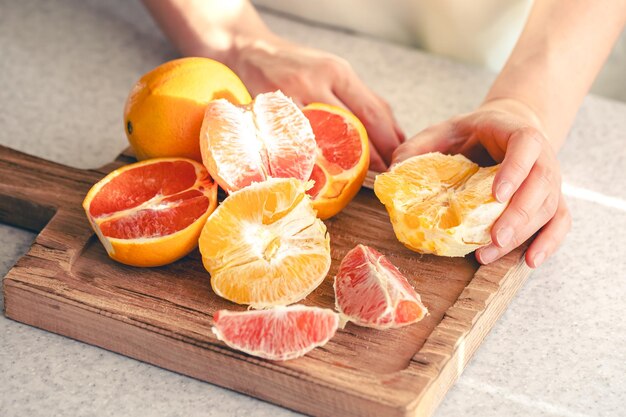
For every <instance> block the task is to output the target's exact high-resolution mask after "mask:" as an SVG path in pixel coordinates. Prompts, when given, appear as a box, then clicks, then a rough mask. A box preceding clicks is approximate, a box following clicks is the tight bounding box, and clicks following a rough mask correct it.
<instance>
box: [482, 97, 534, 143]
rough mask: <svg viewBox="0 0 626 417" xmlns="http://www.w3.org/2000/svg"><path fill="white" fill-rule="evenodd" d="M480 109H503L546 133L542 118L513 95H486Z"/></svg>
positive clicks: (528, 105)
mask: <svg viewBox="0 0 626 417" xmlns="http://www.w3.org/2000/svg"><path fill="white" fill-rule="evenodd" d="M479 109H480V110H491V111H503V112H506V113H510V114H514V115H515V116H517V117H519V118H521V119H523V120H524V121H525V122H526V123H528V125H529V126H531V127H533V128H535V129H537V130H539V131H541V132H542V133H543V134H544V135H546V129H545V126H544V123H543V119H542V117H541V116H540V114H539V112H537V111H536V110H535V109H534V108H533V107H532V106H531V105H530V104H528V103H526V102H525V101H524V100H521V99H519V98H515V97H487V98H486V99H485V101H483V103H482V104H481V105H480V106H479Z"/></svg>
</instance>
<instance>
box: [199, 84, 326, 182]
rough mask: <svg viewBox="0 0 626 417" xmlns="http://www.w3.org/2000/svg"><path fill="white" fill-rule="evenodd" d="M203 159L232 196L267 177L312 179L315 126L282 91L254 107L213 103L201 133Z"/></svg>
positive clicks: (265, 96) (262, 96)
mask: <svg viewBox="0 0 626 417" xmlns="http://www.w3.org/2000/svg"><path fill="white" fill-rule="evenodd" d="M200 149H201V152H202V160H203V162H204V165H205V166H206V167H207V169H208V170H209V172H210V173H211V175H212V176H213V178H215V179H216V181H217V182H218V184H219V185H220V186H221V187H222V188H223V189H224V190H225V191H227V192H233V191H237V190H239V189H241V188H243V187H246V186H248V185H250V184H252V183H253V182H259V181H263V180H265V179H267V178H296V179H299V180H303V181H304V180H307V179H308V178H309V176H310V175H311V171H312V169H313V164H314V163H315V150H316V146H315V137H314V135H313V131H312V130H311V125H310V124H309V122H308V120H307V119H306V117H304V115H303V114H302V112H301V111H300V109H298V107H297V106H296V105H295V104H294V102H293V101H292V100H291V99H289V98H288V97H286V96H285V95H284V94H283V93H281V92H280V91H277V92H274V93H266V94H259V95H258V96H257V97H256V99H255V100H254V102H253V103H252V104H251V105H248V106H235V105H233V104H232V103H230V102H228V101H227V100H215V101H213V102H211V103H209V105H208V107H207V109H206V113H205V116H204V122H203V124H202V130H201V133H200Z"/></svg>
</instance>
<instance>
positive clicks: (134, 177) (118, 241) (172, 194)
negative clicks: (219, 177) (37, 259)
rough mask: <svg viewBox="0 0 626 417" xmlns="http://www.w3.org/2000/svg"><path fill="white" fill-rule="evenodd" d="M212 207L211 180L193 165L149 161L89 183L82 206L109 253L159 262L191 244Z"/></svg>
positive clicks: (130, 261)
mask: <svg viewBox="0 0 626 417" xmlns="http://www.w3.org/2000/svg"><path fill="white" fill-rule="evenodd" d="M216 205H217V184H216V183H215V182H214V181H213V180H212V179H211V177H210V176H209V174H208V172H207V170H206V169H205V168H204V167H203V166H202V165H201V164H199V163H197V162H195V161H192V160H189V159H183V158H159V159H151V160H147V161H143V162H137V163H135V164H131V165H127V166H124V167H122V168H119V169H117V170H115V171H113V172H111V173H110V174H109V175H107V176H106V177H104V178H103V179H102V180H100V181H99V182H98V183H97V184H95V185H94V186H93V187H92V188H91V190H90V191H89V193H88V194H87V196H86V197H85V200H84V201H83V208H84V209H85V213H86V214H87V218H88V219H89V222H90V223H91V226H92V227H93V229H94V231H95V232H96V234H97V235H98V238H99V239H100V241H101V242H102V244H103V245H104V247H105V248H106V250H107V252H108V254H109V256H110V257H111V258H112V259H115V260H116V261H118V262H122V263H124V264H127V265H133V266H160V265H165V264H168V263H170V262H173V261H175V260H177V259H179V258H182V257H183V256H185V255H186V254H188V253H189V252H190V251H191V250H193V248H195V247H196V245H197V242H198V236H199V235H200V232H201V230H202V226H204V222H205V221H206V219H207V218H208V216H209V214H211V212H213V210H214V209H215V207H216Z"/></svg>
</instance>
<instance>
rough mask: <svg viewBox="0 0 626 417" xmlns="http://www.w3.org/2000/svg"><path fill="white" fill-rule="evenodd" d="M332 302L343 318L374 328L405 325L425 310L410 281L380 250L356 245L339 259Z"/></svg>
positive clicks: (424, 313)
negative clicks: (333, 300)
mask: <svg viewBox="0 0 626 417" xmlns="http://www.w3.org/2000/svg"><path fill="white" fill-rule="evenodd" d="M334 289H335V303H336V306H337V310H338V311H339V312H340V314H341V315H342V316H343V321H351V322H353V323H354V324H357V325H359V326H365V327H373V328H376V329H389V328H397V327H402V326H406V325H409V324H412V323H416V322H418V321H420V320H421V319H422V318H424V316H425V315H426V314H427V313H428V310H427V309H426V307H425V306H424V305H423V304H422V301H421V299H420V296H419V295H418V294H417V293H416V292H415V290H414V289H413V287H411V284H409V282H408V281H407V279H406V278H405V277H404V276H403V275H402V273H401V272H400V271H399V270H398V268H396V267H395V266H394V265H393V264H392V263H391V262H389V260H387V258H385V257H384V256H383V255H382V254H381V253H380V252H378V251H377V250H375V249H372V248H370V247H367V246H364V245H358V246H356V247H355V248H354V249H352V250H351V251H350V252H348V253H347V254H346V256H345V257H344V258H343V260H342V261H341V265H340V266H339V272H338V273H337V276H336V277H335V283H334Z"/></svg>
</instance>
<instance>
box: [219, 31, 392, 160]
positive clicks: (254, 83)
mask: <svg viewBox="0 0 626 417" xmlns="http://www.w3.org/2000/svg"><path fill="white" fill-rule="evenodd" d="M229 64H230V66H231V68H232V69H233V70H234V71H235V72H236V73H237V74H238V75H239V77H240V78H241V79H242V80H243V82H244V84H246V86H247V87H248V89H249V90H250V93H251V94H252V95H253V96H255V95H256V94H258V93H262V92H267V91H275V90H282V92H283V93H285V94H286V95H287V96H289V97H291V98H292V99H293V100H294V101H295V102H296V103H297V104H298V105H300V106H305V105H307V104H309V103H313V102H322V103H327V104H332V105H335V106H340V107H344V108H347V109H348V110H350V111H351V112H352V113H354V114H355V115H356V116H357V117H358V118H359V119H360V120H361V121H362V122H363V124H364V125H365V128H366V130H367V133H368V135H369V138H370V155H371V163H370V169H372V170H375V171H379V172H382V171H385V170H386V169H387V167H388V166H389V164H390V163H391V157H392V154H393V151H394V150H395V149H396V148H397V147H398V145H400V143H402V142H403V141H404V135H403V133H402V131H401V130H400V128H399V127H398V124H397V122H396V121H395V119H394V116H393V114H392V111H391V107H390V106H389V104H388V103H387V102H386V101H384V100H383V99H382V98H380V97H379V96H378V95H376V94H375V93H374V92H372V90H370V89H369V88H368V87H367V86H366V85H365V84H364V83H363V82H362V81H361V80H360V79H359V77H358V76H357V75H356V73H355V72H354V70H353V69H352V67H351V66H350V64H349V63H348V62H347V61H346V60H344V59H342V58H339V57H337V56H335V55H333V54H330V53H327V52H323V51H320V50H317V49H312V48H307V47H304V46H301V45H297V44H294V43H290V42H287V41H285V40H284V39H281V38H278V37H275V36H271V37H269V38H265V39H255V40H253V41H250V42H245V41H244V42H237V44H236V47H235V51H234V52H233V53H232V55H231V59H230V62H229Z"/></svg>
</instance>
